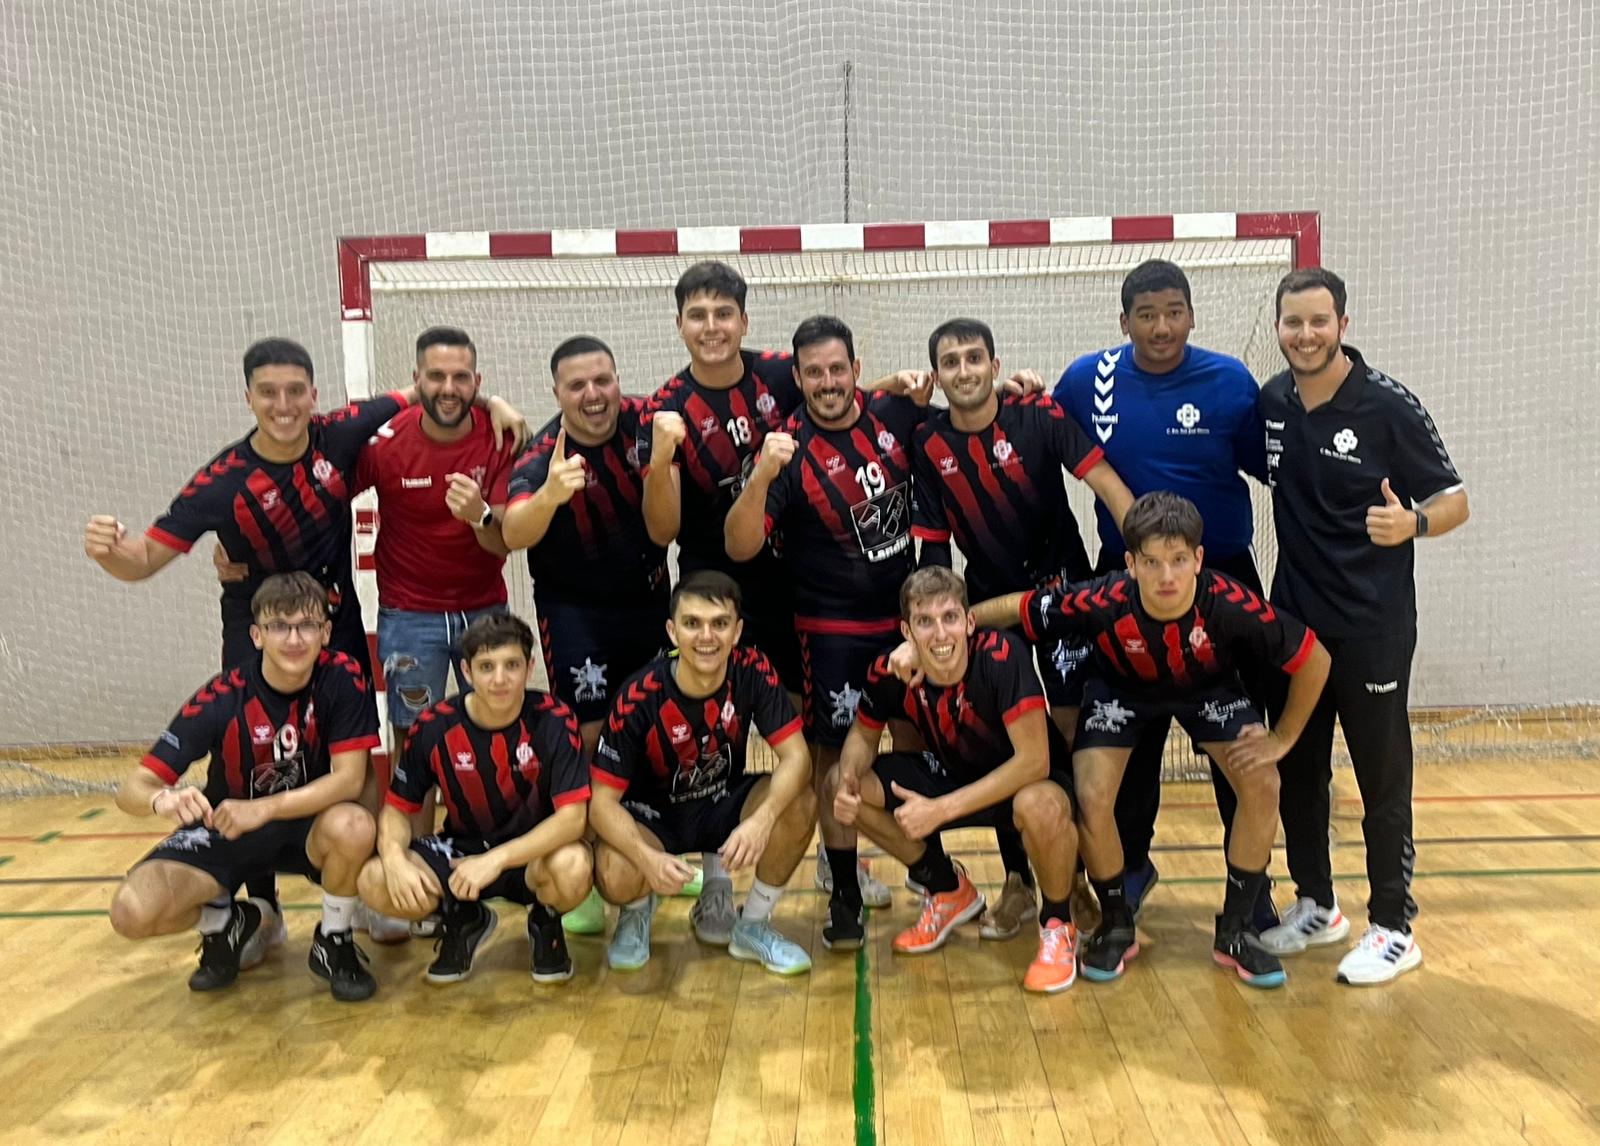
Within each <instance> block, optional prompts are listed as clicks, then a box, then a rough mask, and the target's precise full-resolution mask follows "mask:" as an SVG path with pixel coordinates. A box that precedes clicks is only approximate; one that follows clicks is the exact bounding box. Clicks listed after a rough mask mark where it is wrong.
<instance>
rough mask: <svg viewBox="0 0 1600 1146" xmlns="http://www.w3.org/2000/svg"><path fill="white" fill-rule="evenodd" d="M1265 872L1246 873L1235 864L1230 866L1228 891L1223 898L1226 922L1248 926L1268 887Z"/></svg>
mask: <svg viewBox="0 0 1600 1146" xmlns="http://www.w3.org/2000/svg"><path fill="white" fill-rule="evenodd" d="M1266 882H1267V873H1266V872H1265V871H1246V870H1245V869H1244V868H1242V867H1238V866H1237V865H1235V864H1233V863H1231V862H1230V863H1229V864H1228V890H1227V892H1226V893H1225V894H1224V895H1223V897H1222V918H1223V920H1224V921H1225V922H1228V923H1235V924H1248V923H1249V922H1250V916H1251V915H1252V914H1253V913H1254V910H1255V906H1256V900H1257V899H1259V898H1260V897H1261V889H1262V888H1263V887H1264V886H1265V885H1266Z"/></svg>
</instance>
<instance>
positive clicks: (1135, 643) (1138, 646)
mask: <svg viewBox="0 0 1600 1146" xmlns="http://www.w3.org/2000/svg"><path fill="white" fill-rule="evenodd" d="M1122 647H1123V648H1125V649H1127V650H1128V651H1129V652H1130V653H1135V654H1139V653H1147V652H1149V651H1150V649H1149V647H1148V646H1147V645H1146V644H1145V643H1144V641H1143V640H1142V639H1141V638H1139V637H1129V638H1128V639H1127V640H1125V641H1123V642H1122Z"/></svg>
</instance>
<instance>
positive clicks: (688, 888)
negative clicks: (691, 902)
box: [678, 856, 706, 899]
mask: <svg viewBox="0 0 1600 1146" xmlns="http://www.w3.org/2000/svg"><path fill="white" fill-rule="evenodd" d="M678 858H679V859H681V860H682V861H683V862H684V863H687V864H689V866H690V867H693V868H694V878H693V879H691V880H690V881H689V882H688V883H686V884H684V885H683V890H682V891H680V892H678V898H679V899H699V898H700V891H701V889H702V888H704V887H705V883H706V873H705V872H704V871H703V870H701V869H700V868H698V867H695V865H694V864H692V863H689V857H688V856H679V857H678Z"/></svg>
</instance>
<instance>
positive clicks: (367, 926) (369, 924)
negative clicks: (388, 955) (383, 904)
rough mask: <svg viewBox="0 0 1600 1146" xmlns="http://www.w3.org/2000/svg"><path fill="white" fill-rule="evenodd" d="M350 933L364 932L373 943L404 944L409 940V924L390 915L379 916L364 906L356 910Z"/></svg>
mask: <svg viewBox="0 0 1600 1146" xmlns="http://www.w3.org/2000/svg"><path fill="white" fill-rule="evenodd" d="M351 930H352V931H365V932H366V933H367V934H368V935H369V936H371V937H372V941H373V942H374V943H385V944H388V943H404V942H405V941H406V940H407V939H410V938H411V924H409V923H407V922H406V921H405V920H404V919H396V918H394V916H392V915H381V914H379V913H378V912H376V911H373V910H372V908H370V907H368V906H367V905H366V904H364V903H363V904H361V905H360V906H359V907H357V908H356V918H355V923H354V925H353V926H352V927H351Z"/></svg>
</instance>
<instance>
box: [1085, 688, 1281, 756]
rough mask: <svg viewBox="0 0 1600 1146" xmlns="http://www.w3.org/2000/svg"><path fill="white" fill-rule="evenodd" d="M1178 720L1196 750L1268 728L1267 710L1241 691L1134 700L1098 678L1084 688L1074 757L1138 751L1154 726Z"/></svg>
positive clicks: (1208, 691) (1136, 698) (1232, 690)
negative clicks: (1091, 751) (1090, 751)
mask: <svg viewBox="0 0 1600 1146" xmlns="http://www.w3.org/2000/svg"><path fill="white" fill-rule="evenodd" d="M1169 720H1176V721H1177V722H1178V723H1179V724H1180V725H1182V727H1183V730H1184V731H1185V732H1187V733H1188V734H1189V736H1190V737H1191V738H1192V739H1193V740H1194V742H1195V743H1196V744H1207V743H1211V742H1213V741H1222V742H1228V741H1233V740H1237V739H1239V733H1240V732H1242V731H1243V730H1244V728H1245V726H1246V725H1249V724H1264V723H1266V722H1265V721H1264V720H1263V719H1262V716H1261V710H1260V709H1258V708H1257V707H1256V706H1255V703H1254V702H1253V701H1251V699H1250V698H1249V697H1248V696H1246V695H1245V694H1244V690H1243V689H1242V688H1239V687H1238V686H1236V685H1229V686H1223V687H1221V688H1213V689H1208V690H1207V691H1205V692H1202V693H1197V694H1195V695H1193V696H1188V697H1184V698H1183V699H1182V700H1145V699H1142V698H1139V697H1129V696H1127V695H1125V694H1124V693H1121V692H1118V691H1116V690H1115V689H1113V688H1111V686H1110V685H1108V684H1106V682H1105V681H1103V680H1101V679H1100V678H1099V677H1095V678H1093V679H1092V680H1090V681H1089V683H1088V684H1087V685H1085V686H1084V690H1083V707H1082V708H1080V709H1079V710H1078V730H1077V734H1076V735H1075V736H1074V737H1073V739H1072V747H1073V751H1075V752H1081V751H1082V750H1083V749H1085V748H1132V747H1133V746H1134V745H1135V744H1137V743H1138V741H1139V736H1140V734H1141V733H1142V732H1143V731H1144V730H1145V729H1146V728H1147V727H1148V726H1149V725H1151V724H1154V723H1159V724H1160V725H1161V727H1163V728H1165V727H1166V726H1167V721H1169Z"/></svg>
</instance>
